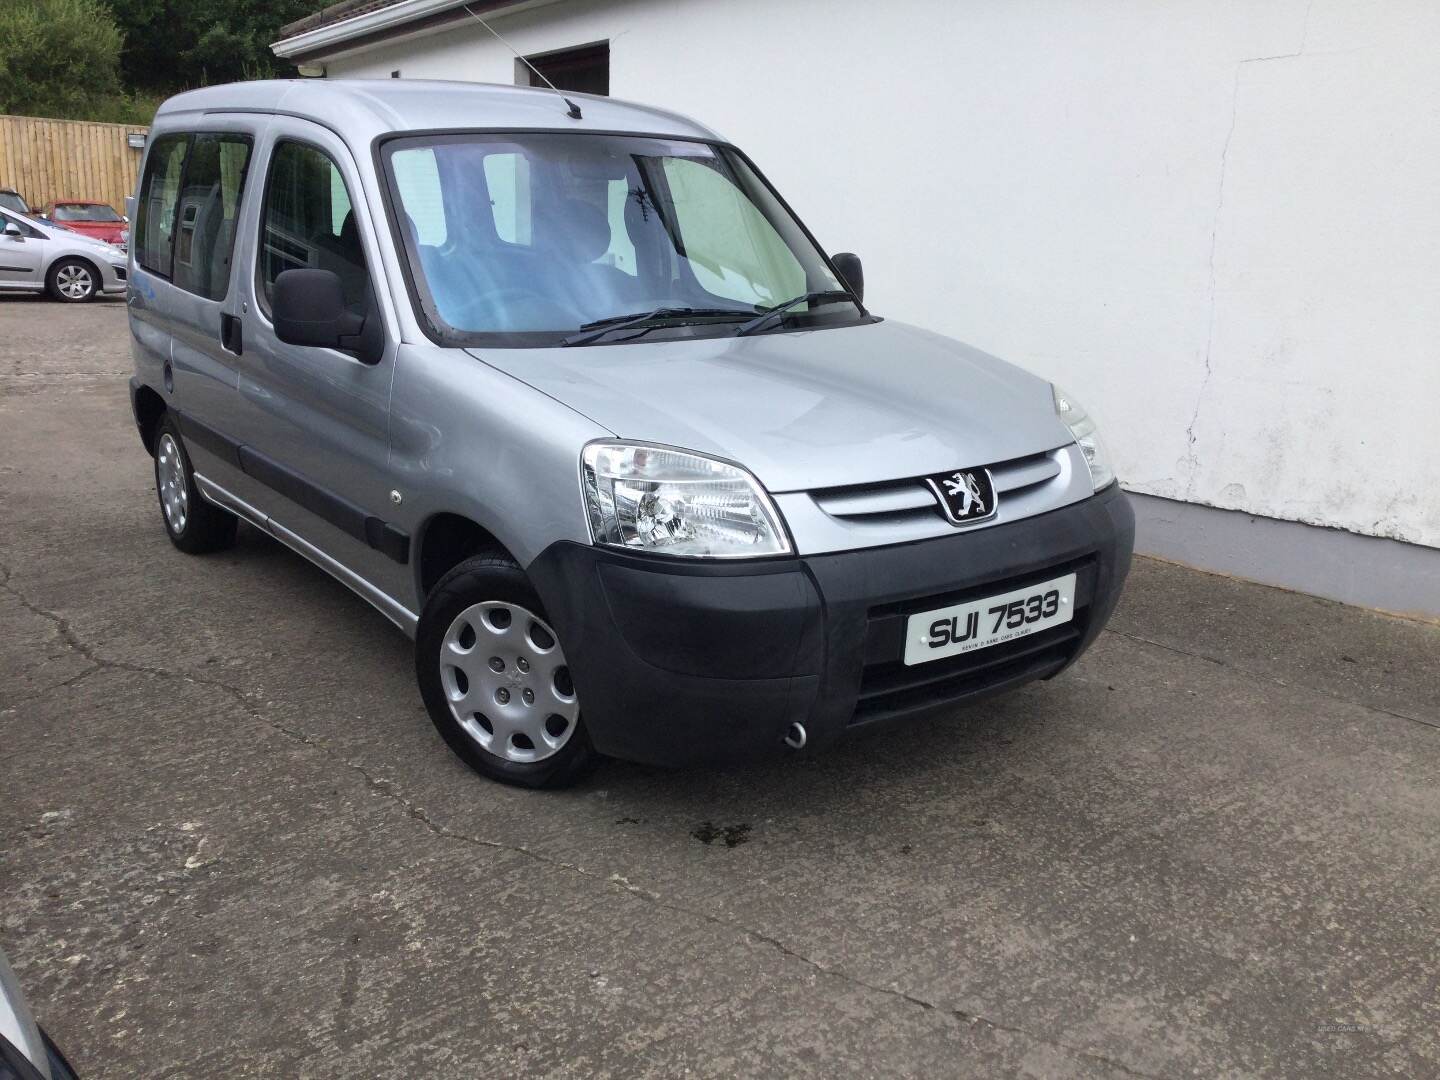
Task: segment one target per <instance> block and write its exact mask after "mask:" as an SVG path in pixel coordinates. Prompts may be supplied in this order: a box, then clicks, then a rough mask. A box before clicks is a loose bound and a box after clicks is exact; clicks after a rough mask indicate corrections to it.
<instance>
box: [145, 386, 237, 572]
mask: <svg viewBox="0 0 1440 1080" xmlns="http://www.w3.org/2000/svg"><path fill="white" fill-rule="evenodd" d="M155 494H156V495H158V496H159V498H160V516H161V520H162V521H164V523H165V532H166V534H167V535H168V536H169V537H170V542H171V543H172V544H174V545H175V546H176V547H177V548H179V549H180V550H181V551H183V552H185V553H186V554H188V555H203V554H204V553H206V552H209V551H221V550H223V549H225V548H228V547H230V546H232V545H233V544H234V543H235V528H236V526H237V525H238V524H239V522H238V521H237V520H236V518H235V515H234V514H232V513H230V511H228V510H222V509H221V508H220V507H218V506H216V505H215V504H214V503H212V502H209V501H207V500H206V499H205V497H204V496H203V495H201V494H200V490H199V488H197V487H196V486H195V472H194V470H193V469H191V468H190V458H189V456H188V455H187V454H186V453H185V444H184V442H183V441H182V440H181V438H180V425H178V424H177V423H176V422H175V417H174V416H173V415H171V414H169V413H167V414H166V415H165V416H164V417H163V418H162V419H161V421H160V424H159V426H158V427H157V428H156V430H155Z"/></svg>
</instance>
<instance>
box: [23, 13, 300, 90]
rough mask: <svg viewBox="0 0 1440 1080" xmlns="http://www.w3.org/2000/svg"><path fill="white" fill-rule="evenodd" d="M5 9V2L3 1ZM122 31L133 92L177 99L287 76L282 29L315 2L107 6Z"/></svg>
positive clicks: (123, 66) (122, 61)
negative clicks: (278, 44) (275, 49)
mask: <svg viewBox="0 0 1440 1080" xmlns="http://www.w3.org/2000/svg"><path fill="white" fill-rule="evenodd" d="M0 2H3V0H0ZM107 3H108V6H109V8H110V10H111V11H112V12H113V13H114V16H115V19H116V21H117V22H118V23H119V24H120V26H121V27H122V28H123V29H124V31H125V46H124V51H123V52H122V53H121V57H120V67H121V73H122V77H123V79H124V81H125V84H126V85H127V86H128V87H130V88H131V89H134V90H141V91H147V92H150V93H154V94H172V93H176V92H178V91H180V90H187V89H190V88H192V87H196V86H207V85H211V84H214V83H223V82H236V81H239V80H241V79H264V78H270V77H273V76H276V75H279V76H289V75H293V74H294V69H293V68H291V67H289V66H288V65H286V64H284V63H283V62H281V61H280V60H278V59H277V57H276V56H275V55H274V54H273V53H272V52H271V51H270V43H271V42H273V41H275V40H276V38H278V37H279V36H280V27H282V26H284V25H285V24H286V23H289V22H293V21H294V20H296V19H299V18H301V17H302V16H304V15H308V14H309V13H310V12H312V11H316V10H318V9H319V8H320V7H321V6H322V3H320V2H317V0H107Z"/></svg>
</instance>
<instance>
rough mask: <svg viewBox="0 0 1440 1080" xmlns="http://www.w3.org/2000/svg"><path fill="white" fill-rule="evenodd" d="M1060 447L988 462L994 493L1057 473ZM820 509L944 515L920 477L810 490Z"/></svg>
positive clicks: (856, 518) (869, 517)
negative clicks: (1044, 451) (1021, 456)
mask: <svg viewBox="0 0 1440 1080" xmlns="http://www.w3.org/2000/svg"><path fill="white" fill-rule="evenodd" d="M1061 452H1062V451H1055V450H1052V451H1048V452H1046V453H1043V454H1031V455H1030V456H1028V457H1023V458H1013V459H1011V460H1010V461H1002V462H999V463H998V464H994V465H989V466H987V468H989V470H990V477H991V479H992V480H994V482H995V491H996V493H997V494H1000V495H1005V494H1012V495H1013V494H1018V493H1020V492H1022V491H1026V490H1029V489H1030V488H1033V487H1037V486H1039V485H1040V484H1044V483H1047V482H1048V481H1050V480H1053V479H1054V478H1055V477H1057V476H1059V475H1060V461H1059V457H1058V455H1059V454H1060V453H1061ZM811 498H813V499H814V500H815V504H816V505H817V506H819V507H820V509H821V510H823V511H825V513H827V514H829V515H830V516H831V517H833V518H838V519H840V520H841V521H850V522H857V523H865V524H903V523H906V522H911V521H915V520H917V519H925V518H941V519H943V518H944V514H942V513H941V511H940V504H939V503H938V502H937V501H936V500H935V495H934V493H933V492H932V491H931V490H930V489H929V488H928V487H927V486H926V485H925V481H924V479H923V478H921V477H914V478H911V479H906V480H887V481H883V482H881V483H878V484H856V485H854V486H852V487H836V488H824V489H822V490H819V491H813V492H811Z"/></svg>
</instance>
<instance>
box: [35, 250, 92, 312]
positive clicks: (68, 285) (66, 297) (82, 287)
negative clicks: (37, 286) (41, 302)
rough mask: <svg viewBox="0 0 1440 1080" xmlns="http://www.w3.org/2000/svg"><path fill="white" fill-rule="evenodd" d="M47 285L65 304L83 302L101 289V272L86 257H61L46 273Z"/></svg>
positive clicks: (51, 293) (51, 292)
mask: <svg viewBox="0 0 1440 1080" xmlns="http://www.w3.org/2000/svg"><path fill="white" fill-rule="evenodd" d="M45 287H46V289H48V290H49V291H50V295H51V296H53V297H54V298H55V299H56V300H59V301H60V302H61V303H63V304H83V303H85V301H87V300H91V299H94V297H95V294H96V293H97V292H99V291H100V274H99V272H98V271H97V270H96V269H95V267H93V266H91V265H90V264H89V263H88V262H86V261H85V260H84V259H60V260H59V261H58V262H56V263H55V265H54V266H52V267H50V272H49V273H48V274H46V275H45Z"/></svg>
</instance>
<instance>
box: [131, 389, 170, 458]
mask: <svg viewBox="0 0 1440 1080" xmlns="http://www.w3.org/2000/svg"><path fill="white" fill-rule="evenodd" d="M131 404H132V406H133V408H134V412H135V426H136V427H137V428H139V429H140V441H141V442H142V443H144V444H145V450H146V452H147V453H148V454H149V455H150V456H151V457H154V456H155V432H156V430H157V429H158V428H159V427H160V420H161V418H162V417H164V415H165V399H164V398H162V397H161V396H160V395H159V393H157V392H156V391H155V390H153V389H152V388H151V387H148V386H146V385H145V384H144V383H141V384H140V385H139V386H137V387H136V388H135V392H134V395H133V397H132V399H131Z"/></svg>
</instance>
